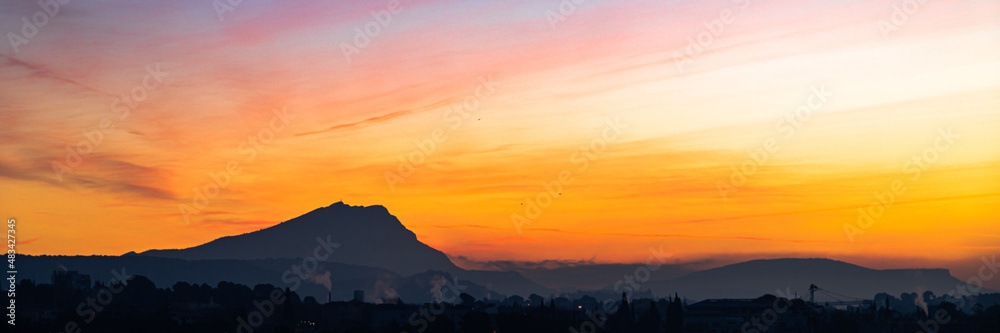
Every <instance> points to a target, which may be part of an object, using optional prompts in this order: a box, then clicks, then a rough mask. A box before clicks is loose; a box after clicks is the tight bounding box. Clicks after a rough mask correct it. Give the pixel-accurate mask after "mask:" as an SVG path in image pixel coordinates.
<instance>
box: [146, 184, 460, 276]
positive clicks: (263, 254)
mask: <svg viewBox="0 0 1000 333" xmlns="http://www.w3.org/2000/svg"><path fill="white" fill-rule="evenodd" d="M317 237H318V238H321V239H323V240H329V242H332V243H337V244H339V247H337V248H335V249H334V250H333V251H332V253H331V254H330V257H329V258H328V259H326V260H325V261H327V262H336V263H343V264H350V265H360V266H369V267H378V268H384V269H387V270H389V271H392V272H394V273H397V274H400V275H404V276H406V275H413V274H417V273H421V272H424V271H427V270H440V271H446V272H456V271H459V270H460V269H459V268H458V267H457V266H455V265H454V264H453V263H452V262H451V260H449V259H448V257H447V256H446V255H445V254H444V253H443V252H441V251H438V250H436V249H434V248H432V247H430V246H427V245H426V244H424V243H421V242H420V241H419V240H417V235H416V234H414V233H413V232H411V231H410V230H407V229H406V227H404V226H403V224H402V223H400V222H399V219H397V218H396V217H395V216H393V215H392V214H389V211H388V210H387V209H386V208H385V207H383V206H367V207H364V206H350V205H347V204H344V203H343V202H337V203H334V204H332V205H330V206H328V207H323V208H319V209H316V210H313V211H311V212H309V213H306V214H304V215H302V216H299V217H296V218H294V219H291V220H288V221H285V222H282V223H280V224H277V225H274V226H271V227H269V228H266V229H261V230H258V231H254V232H250V233H246V234H242V235H238V236H227V237H222V238H219V239H216V240H213V241H211V242H208V243H205V244H202V245H198V246H195V247H191V248H187V249H178V250H149V251H145V252H142V253H141V254H140V255H144V256H153V257H164V258H178V259H186V260H205V259H238V260H252V259H269V258H275V259H278V258H307V257H311V256H313V255H314V253H313V252H314V250H315V249H316V247H317V246H318V245H321V244H320V242H318V241H317ZM321 254H322V255H325V254H326V253H325V252H321Z"/></svg>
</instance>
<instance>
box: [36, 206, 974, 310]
mask: <svg viewBox="0 0 1000 333" xmlns="http://www.w3.org/2000/svg"><path fill="white" fill-rule="evenodd" d="M327 250H329V251H327ZM327 253H329V254H327ZM25 258H26V259H22V260H21V261H20V263H21V265H22V267H23V268H22V270H21V272H22V275H21V276H22V277H24V278H32V279H36V280H39V281H48V279H49V276H50V274H51V273H52V271H53V270H57V269H68V270H76V271H80V272H81V273H84V274H89V275H91V277H92V279H94V280H102V281H107V280H109V279H110V278H111V275H110V274H111V273H110V271H111V270H112V269H121V268H123V267H124V268H125V269H126V270H127V272H128V273H129V274H136V275H144V276H147V277H149V278H150V279H151V280H152V281H153V282H154V283H156V284H157V285H158V286H161V287H169V286H171V285H173V284H174V283H175V282H178V281H184V282H188V283H199V284H200V283H207V284H210V285H215V284H217V283H218V282H219V281H231V282H236V283H241V284H246V285H251V286H252V285H255V284H272V285H274V286H277V287H282V288H284V287H291V286H299V290H298V293H299V294H300V295H303V296H313V297H315V298H317V300H319V301H325V300H326V299H327V298H328V297H329V298H332V299H333V300H347V299H350V298H351V297H352V295H353V291H354V290H363V291H365V293H366V300H367V301H369V302H378V301H380V300H382V299H392V298H401V299H402V300H403V301H406V302H426V301H429V300H432V299H434V298H435V297H441V288H442V286H443V284H444V283H446V282H447V283H449V284H452V285H456V284H455V283H454V282H455V279H456V278H457V281H458V283H457V285H458V286H459V287H460V288H459V289H460V291H462V292H467V293H469V294H470V295H472V296H474V297H476V298H480V299H483V298H489V299H495V298H502V297H504V296H507V295H521V296H523V297H527V296H528V295H530V294H533V293H534V294H539V295H543V296H546V297H549V296H552V295H567V296H570V297H574V296H581V295H583V294H589V295H592V296H594V297H598V298H605V297H612V298H613V297H615V295H616V294H618V295H620V290H615V289H614V286H615V284H616V282H617V281H619V280H621V279H623V278H624V277H625V276H626V275H629V274H634V273H635V272H636V270H637V269H639V268H640V267H641V265H639V264H599V265H579V266H573V267H562V268H536V269H521V270H519V271H506V272H499V271H475V270H465V269H462V268H460V267H458V266H455V264H453V263H452V262H451V261H450V260H449V259H448V257H447V256H446V255H445V254H444V253H442V252H441V251H438V250H436V249H434V248H432V247H430V246H428V245H426V244H424V243H421V242H420V241H418V240H417V238H416V235H415V234H414V233H413V232H411V231H409V230H407V229H406V227H404V226H403V224H402V223H400V221H399V220H398V219H397V218H396V217H395V216H393V215H391V214H389V211H388V210H387V209H386V208H385V207H382V206H368V207H362V206H349V205H346V204H344V203H343V202H338V203H335V204H333V205H330V206H328V207H323V208H319V209H316V210H313V211H311V212H309V213H306V214H304V215H302V216H299V217H296V218H294V219H291V220H288V221H286V222H283V223H280V224H277V225H275V226H272V227H269V228H266V229H262V230H259V231H255V232H250V233H246V234H242V235H238V236H227V237H222V238H219V239H216V240H213V241H211V242H208V243H205V244H202V245H198V246H195V247H191V248H187V249H175V250H149V251H145V252H142V253H134V252H130V253H128V254H125V255H123V256H118V257H116V256H25ZM308 258H312V259H308ZM313 259H316V260H315V268H314V270H313V271H312V272H308V274H307V275H305V276H304V277H305V279H301V278H298V275H296V274H295V273H293V272H292V271H293V268H294V267H300V268H301V267H303V266H307V265H306V264H308V265H312V263H310V262H311V260H313ZM308 268H313V267H308ZM25 273H27V274H25ZM961 283H962V282H961V281H960V280H958V279H956V278H954V277H952V276H951V275H950V274H949V273H948V271H947V270H945V269H896V270H876V269H869V268H865V267H861V266H856V265H853V264H849V263H845V262H840V261H835V260H830V259H775V260H753V261H748V262H743V263H737V264H733V265H728V266H723V267H718V268H713V269H708V270H702V271H691V270H690V269H688V268H685V267H684V266H681V265H665V266H662V267H661V268H660V269H659V270H658V271H657V273H656V274H655V275H653V276H652V278H651V279H650V280H649V281H645V282H644V283H642V284H641V285H640V286H639V288H638V290H639V291H640V293H641V294H646V295H649V293H650V292H651V293H652V294H653V295H657V296H661V297H665V296H667V295H673V294H674V293H677V294H680V295H682V296H683V297H685V298H687V299H689V300H700V299H706V298H755V297H758V296H761V295H764V294H775V291H776V290H778V289H780V290H782V291H787V292H789V293H791V294H797V295H799V296H803V297H808V296H807V295H808V287H809V285H810V284H816V285H818V286H820V287H821V288H823V289H824V290H825V291H834V292H835V293H836V294H837V295H840V296H843V297H845V298H846V297H847V296H850V297H852V298H853V297H857V298H864V299H871V298H872V297H874V295H875V294H877V293H881V292H885V293H889V294H893V295H899V294H900V293H912V292H916V293H920V292H923V291H924V290H931V291H933V292H935V293H936V294H938V295H941V294H944V293H945V292H948V291H950V290H953V289H954V288H955V287H956V286H957V285H959V284H961ZM983 292H991V291H987V290H984V291H983ZM845 295H846V296H845ZM821 296H822V297H821ZM619 297H620V296H619ZM817 300H818V301H826V300H830V301H832V300H836V299H834V296H830V294H827V293H822V294H818V295H817ZM845 300H846V299H845Z"/></svg>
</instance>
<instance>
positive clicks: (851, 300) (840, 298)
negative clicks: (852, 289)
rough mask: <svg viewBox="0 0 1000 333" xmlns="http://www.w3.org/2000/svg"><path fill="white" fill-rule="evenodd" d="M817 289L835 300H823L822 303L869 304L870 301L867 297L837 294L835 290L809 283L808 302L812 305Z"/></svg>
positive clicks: (832, 304) (814, 302) (837, 304)
mask: <svg viewBox="0 0 1000 333" xmlns="http://www.w3.org/2000/svg"><path fill="white" fill-rule="evenodd" d="M817 291H818V292H820V293H822V294H824V295H826V296H827V297H830V298H833V299H834V300H836V301H835V302H824V304H827V305H830V306H847V305H867V304H871V302H872V301H871V300H867V299H863V298H858V297H851V296H847V295H842V294H838V293H835V292H832V291H829V290H826V289H823V288H820V287H818V286H816V285H815V284H810V285H809V303H811V304H813V305H815V304H816V292H817Z"/></svg>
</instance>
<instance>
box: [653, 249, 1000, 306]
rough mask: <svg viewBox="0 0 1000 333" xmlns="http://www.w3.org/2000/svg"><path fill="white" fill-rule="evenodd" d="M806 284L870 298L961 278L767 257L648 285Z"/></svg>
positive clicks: (771, 287) (734, 291)
mask: <svg viewBox="0 0 1000 333" xmlns="http://www.w3.org/2000/svg"><path fill="white" fill-rule="evenodd" d="M810 284H816V285H817V286H819V287H820V288H823V289H826V290H830V291H834V292H837V293H840V294H843V295H847V296H852V297H858V298H864V299H871V298H873V297H874V296H875V294H878V293H880V292H885V293H889V294H891V295H899V294H901V293H921V292H923V291H926V290H931V291H933V292H934V293H936V294H938V295H941V294H944V293H946V292H948V291H952V290H954V289H955V287H956V286H958V285H961V284H963V282H962V281H960V280H958V279H956V278H954V277H952V276H951V275H950V274H949V273H948V270H947V269H886V270H878V269H870V268H865V267H861V266H857V265H853V264H849V263H846V262H842V261H836V260H830V259H772V260H752V261H747V262H742V263H738V264H732V265H728V266H723V267H718V268H714V269H708V270H704V271H699V272H694V273H691V274H688V275H685V276H682V277H679V278H676V279H672V280H669V281H658V282H652V283H649V284H648V286H649V288H650V289H651V290H652V291H653V293H655V294H657V295H666V294H671V293H674V292H680V294H681V295H685V297H687V298H689V299H708V298H750V297H755V296H756V295H761V294H774V293H775V290H777V289H781V290H783V291H790V292H791V293H793V294H794V293H797V294H798V295H799V296H804V297H808V295H809V285H810ZM983 292H990V291H988V290H984V291H983ZM821 296H823V297H821ZM816 300H817V301H834V299H832V298H831V297H827V296H825V295H823V294H817V296H816Z"/></svg>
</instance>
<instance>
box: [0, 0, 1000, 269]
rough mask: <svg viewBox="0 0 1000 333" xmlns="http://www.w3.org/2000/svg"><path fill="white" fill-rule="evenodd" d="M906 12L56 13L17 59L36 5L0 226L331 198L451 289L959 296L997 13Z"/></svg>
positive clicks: (446, 9)
mask: <svg viewBox="0 0 1000 333" xmlns="http://www.w3.org/2000/svg"><path fill="white" fill-rule="evenodd" d="M914 3H917V2H915V1H910V2H908V1H862V0H857V1H792V0H778V1H771V0H768V1H756V0H750V1H655V2H654V1H582V2H581V4H579V5H571V4H573V2H572V1H565V3H563V4H562V5H561V3H560V2H559V1H555V0H547V1H527V0H523V1H522V0H515V1H436V0H403V1H401V2H399V3H398V6H394V5H393V4H390V1H378V0H376V1H347V2H345V1H330V2H326V1H323V2H318V1H298V0H283V1H264V0H258V1H252V0H246V1H243V2H242V3H241V4H239V5H238V6H235V7H232V8H228V9H224V11H223V12H221V14H220V12H219V11H218V9H217V8H216V7H215V6H213V3H212V2H211V1H206V0H198V1H193V0H183V1H160V2H129V1H71V2H69V3H68V4H65V5H62V6H61V7H60V8H59V11H58V12H57V13H55V15H52V16H51V17H50V19H49V20H48V21H47V22H46V23H45V24H44V26H41V27H38V29H37V33H36V34H33V37H30V38H23V37H25V36H26V35H25V33H24V30H25V29H24V24H25V23H24V22H26V21H23V20H22V17H25V18H27V20H31V17H32V16H33V15H35V13H36V12H40V13H44V12H42V8H41V7H39V5H38V4H37V3H36V2H34V1H14V0H2V1H0V32H2V33H3V34H4V36H5V38H4V39H3V40H2V42H3V43H0V44H2V46H0V126H2V127H3V131H2V132H0V212H2V213H3V214H4V215H7V217H12V218H16V219H17V223H18V228H19V229H18V235H19V236H20V238H19V240H20V243H19V249H20V251H21V252H23V253H29V254H52V255H56V254H59V255H89V254H104V255H118V254H122V253H126V252H128V251H144V250H148V249H154V248H181V247H189V246H194V245H198V244H201V243H204V242H207V241H210V240H212V239H215V238H218V237H221V236H226V235H234V234H240V233H244V232H248V231H253V230H257V229H260V228H264V227H267V226H271V225H274V224H277V223H280V222H281V221H285V220H288V219H290V218H293V217H295V216H298V215H301V214H303V213H306V212H308V211H310V210H312V209H315V208H317V207H321V206H328V205H330V204H332V203H334V202H337V201H341V200H343V201H344V202H345V203H348V204H351V205H383V206H386V207H387V208H388V209H389V211H390V212H391V213H393V214H394V215H396V216H397V217H398V218H399V219H400V220H401V221H402V222H403V224H404V225H406V227H407V228H409V229H410V230H412V231H414V232H415V233H416V234H417V236H418V238H419V239H420V240H421V241H423V242H425V243H427V244H428V245H430V246H433V247H435V248H437V249H439V250H442V251H444V252H445V253H447V254H449V255H451V256H453V257H459V256H461V257H463V258H464V260H457V261H456V263H458V264H460V265H463V266H466V267H477V265H479V263H480V262H485V261H491V260H515V261H540V260H588V261H594V262H638V261H641V260H643V259H644V258H645V257H646V255H647V254H648V248H649V247H651V246H652V247H660V246H663V248H664V249H665V251H668V252H671V253H673V254H674V256H675V258H676V259H677V260H678V261H679V262H701V261H705V260H709V261H710V262H714V263H719V264H721V263H727V262H733V261H736V260H746V259H751V258H777V257H829V258H834V259H839V260H844V261H848V262H852V263H856V264H862V265H866V266H869V267H874V268H903V267H944V268H950V269H952V274H953V275H955V276H956V277H957V278H959V279H961V280H965V279H967V278H968V277H971V276H973V274H974V273H975V271H976V270H977V269H978V268H979V267H980V266H981V265H982V262H981V258H982V257H983V256H987V257H991V256H993V255H995V254H996V253H997V252H1000V228H998V226H1000V149H998V148H1000V3H998V2H996V1H986V0H983V1H948V0H929V1H926V2H923V3H921V4H919V5H917V6H916V7H912V5H913V4H914ZM904 5H905V6H904ZM560 6H562V7H560ZM230 9H231V10H230ZM373 13H374V14H373ZM45 16H46V17H48V14H45ZM380 21H381V22H380ZM365 29H368V30H367V31H368V32H369V33H365ZM29 30H30V29H29ZM359 31H360V34H361V35H359ZM28 32H30V31H28ZM371 32H374V33H371ZM11 34H15V35H17V36H20V37H19V38H23V39H17V38H14V39H12V37H10V36H11ZM123 96H130V97H125V99H123ZM126 99H127V100H126ZM130 104H131V107H130V106H129V105H130ZM797 109H798V114H796V112H797V111H796V110H797ZM275 110H278V113H281V110H284V111H283V112H284V115H282V116H278V115H276V113H275V112H276V111H275ZM609 123H619V124H620V125H615V126H614V128H609V126H610V125H609ZM102 124H103V125H105V127H104V128H105V131H103V132H102V131H101V129H100V128H101V126H102ZM108 125H110V126H108ZM97 133H100V134H99V135H98V134H97ZM251 138H252V139H251ZM88 140H90V141H89V143H86V144H81V142H88ZM251 141H252V142H251ZM88 148H90V149H88ZM768 150H769V151H768ZM762 156H763V157H762ZM914 158H916V160H914ZM402 161H406V163H404V162H402ZM77 162H78V164H77ZM73 164H77V165H76V166H73ZM232 166H236V167H237V168H238V169H239V172H238V174H229V173H228V171H227V168H230V167H232ZM411 166H412V174H411V173H410V172H409V171H410V169H409V168H410V167H411ZM740 168H744V170H750V171H739V170H740ZM747 168H749V169H747ZM734 170H736V171H734ZM734 173H735V174H736V175H735V176H734ZM220 174H227V176H219V175H220ZM560 174H563V175H564V176H568V177H571V179H572V182H571V183H568V184H561V187H562V188H561V189H557V190H555V191H554V192H555V193H557V194H556V195H555V199H552V200H551V203H549V204H548V205H547V207H544V208H541V207H539V209H538V211H537V212H536V211H534V210H532V209H533V208H530V207H533V205H537V201H538V200H539V199H543V200H544V197H551V196H549V194H548V190H547V189H546V187H545V186H544V185H543V183H546V184H552V183H558V182H559V180H560ZM227 177H228V178H227ZM213 179H221V180H219V182H222V183H226V184H227V185H226V186H225V188H224V189H222V190H221V191H219V192H218V193H217V195H216V196H214V198H210V199H208V200H207V205H204V207H201V208H200V209H199V208H196V207H195V206H198V205H199V204H198V200H197V199H196V197H197V196H198V195H199V194H198V193H203V192H204V191H205V190H206V185H207V184H212V183H213V182H215V180H213ZM226 179H228V180H226ZM720 184H721V185H720ZM550 187H551V186H550ZM211 188H212V186H209V190H211ZM720 188H721V189H722V190H720ZM894 188H895V189H897V190H899V191H897V192H896V193H895V194H893V195H892V196H894V199H893V203H892V205H891V206H888V207H886V206H884V205H880V204H876V205H875V206H872V205H871V204H872V203H878V202H879V198H878V196H876V195H875V194H874V193H880V195H882V199H883V200H886V198H887V197H886V196H885V195H886V194H885V193H893V192H892V191H893V189H894ZM903 188H905V190H902V189H903ZM539 197H543V198H539ZM181 205H187V206H188V207H191V208H192V209H193V210H185V209H183V208H181ZM859 208H861V209H865V210H866V211H874V213H868V214H879V215H880V216H877V217H873V218H872V219H871V220H870V224H869V223H862V224H865V226H867V228H862V227H859V226H858V220H859V216H862V215H861V213H859V211H858V209H859ZM526 210H529V211H526ZM535 213H538V214H537V215H536V216H534V218H533V219H532V220H530V222H531V223H515V221H514V220H516V219H515V218H512V215H515V214H517V215H520V216H527V215H535ZM864 216H871V215H864ZM185 217H187V219H185ZM521 221H522V222H523V221H524V220H521ZM861 221H862V222H866V221H868V220H866V219H865V218H864V217H862V218H861ZM845 225H846V226H847V227H845ZM845 228H846V230H845ZM859 230H860V231H863V233H861V232H860V231H859ZM456 259H457V258H456ZM988 285H991V286H993V287H994V288H1000V279H997V281H990V282H989V283H988Z"/></svg>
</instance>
